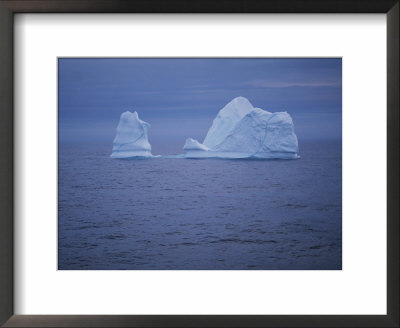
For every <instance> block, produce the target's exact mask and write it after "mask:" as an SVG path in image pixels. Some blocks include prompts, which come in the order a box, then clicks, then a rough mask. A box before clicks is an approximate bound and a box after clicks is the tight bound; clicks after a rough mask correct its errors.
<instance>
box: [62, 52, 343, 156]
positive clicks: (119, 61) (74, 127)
mask: <svg viewBox="0 0 400 328" xmlns="http://www.w3.org/2000/svg"><path fill="white" fill-rule="evenodd" d="M238 96H243V97H246V98H247V99H248V100H249V101H250V102H251V103H252V104H253V106H254V107H259V108H262V109H265V110H268V111H270V112H277V111H287V112H288V113H289V114H290V115H291V116H292V119H293V122H294V126H295V132H296V134H297V137H298V140H299V147H300V149H301V142H302V141H309V140H317V141H318V140H332V139H338V140H341V136H342V126H341V124H342V60H341V59H340V58H318V59H317V58H307V59H306V58H279V59H278V58H164V59H163V58H59V60H58V120H59V122H58V124H59V125H58V126H59V142H60V144H62V143H86V142H87V143H97V144H99V145H102V146H104V147H109V148H110V152H111V148H112V142H113V139H114V137H115V131H116V127H117V125H118V122H119V117H120V115H121V113H122V112H124V111H127V110H129V111H131V112H133V111H137V112H138V114H139V117H140V119H141V120H144V121H146V122H148V123H150V125H151V128H150V130H149V141H150V144H151V145H152V153H153V154H155V155H157V154H161V155H165V154H178V153H182V152H183V149H182V148H183V145H184V143H185V140H186V138H188V137H192V138H195V139H198V140H199V141H200V142H202V141H203V140H204V138H205V136H206V134H207V131H208V129H209V127H210V126H211V124H212V121H213V119H214V118H215V116H216V115H217V113H218V111H219V110H220V109H222V108H223V107H224V106H225V105H226V104H227V103H228V102H229V101H231V100H232V99H233V98H235V97H238Z"/></svg>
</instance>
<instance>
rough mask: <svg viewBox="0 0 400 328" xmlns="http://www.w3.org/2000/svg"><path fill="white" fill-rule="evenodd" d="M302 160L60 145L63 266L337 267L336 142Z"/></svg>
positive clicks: (305, 148)
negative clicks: (134, 153) (118, 153)
mask: <svg viewBox="0 0 400 328" xmlns="http://www.w3.org/2000/svg"><path fill="white" fill-rule="evenodd" d="M299 146H300V152H299V155H300V156H301V158H300V159H296V160H254V159H246V160H245V159H230V160H224V159H178V158H153V159H130V160H121V159H111V158H110V157H109V155H110V153H111V145H94V144H77V143H76V144H63V143H60V144H59V150H58V152H59V154H58V156H59V157H58V166H59V168H58V169H59V171H58V173H59V175H58V269H59V270H341V268H342V156H341V154H342V152H341V141H319V142H301V143H300V145H299Z"/></svg>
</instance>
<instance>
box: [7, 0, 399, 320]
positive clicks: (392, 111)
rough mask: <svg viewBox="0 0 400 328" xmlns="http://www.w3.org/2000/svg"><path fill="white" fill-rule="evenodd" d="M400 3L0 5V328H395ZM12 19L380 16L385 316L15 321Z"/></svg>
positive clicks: (111, 0)
mask: <svg viewBox="0 0 400 328" xmlns="http://www.w3.org/2000/svg"><path fill="white" fill-rule="evenodd" d="M399 8H400V5H399V0H202V1H200V0H198V1H194V0H192V1H188V0H186V1H185V0H24V1H20V0H0V149H1V150H2V154H1V156H0V324H2V325H3V327H399V279H398V276H399V203H398V199H399V149H400V145H399V29H400V25H399V11H400V10H399ZM16 13H385V14H386V16H387V315H326V316H324V315H289V316H284V315H249V316H243V315H233V316H231V315H211V316H210V315H193V316H190V315H115V316H114V315H93V316H91V315H33V316H32V315H14V306H13V303H14V296H13V290H14V288H13V286H14V278H13V277H14V271H13V242H14V239H13V221H14V209H13V208H14V203H13V202H14V160H13V155H14V137H13V134H14V126H13V124H14V111H13V56H14V54H13V29H14V14H16Z"/></svg>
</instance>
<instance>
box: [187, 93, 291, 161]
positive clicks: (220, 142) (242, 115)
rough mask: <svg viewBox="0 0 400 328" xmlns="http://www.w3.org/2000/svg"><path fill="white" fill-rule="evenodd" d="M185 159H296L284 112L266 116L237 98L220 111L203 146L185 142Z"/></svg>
mask: <svg viewBox="0 0 400 328" xmlns="http://www.w3.org/2000/svg"><path fill="white" fill-rule="evenodd" d="M183 149H184V150H185V157H187V158H202V157H220V158H298V157H299V156H298V155H297V153H298V141H297V136H296V134H295V132H294V126H293V121H292V118H291V117H290V115H289V114H288V113H287V112H276V113H270V112H268V111H265V110H262V109H261V108H254V107H253V106H252V104H251V103H250V102H249V101H248V100H247V99H246V98H244V97H237V98H235V99H233V100H232V101H231V102H230V103H228V104H227V105H226V106H225V107H224V108H222V109H221V110H220V111H219V113H218V115H217V117H216V118H215V119H214V121H213V124H212V126H211V128H210V129H209V130H208V133H207V136H206V137H205V139H204V141H203V144H201V143H200V142H198V141H197V140H195V139H192V138H189V139H187V140H186V143H185V146H184V148H183Z"/></svg>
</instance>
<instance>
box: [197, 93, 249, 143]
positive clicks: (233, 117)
mask: <svg viewBox="0 0 400 328" xmlns="http://www.w3.org/2000/svg"><path fill="white" fill-rule="evenodd" d="M252 110H253V105H252V104H250V102H249V101H248V100H247V99H246V98H244V97H237V98H235V99H233V100H232V101H231V102H230V103H228V104H227V105H226V106H225V107H224V108H222V109H221V110H220V111H219V113H218V115H217V117H216V118H215V119H214V121H213V124H212V126H211V128H210V129H209V130H208V133H207V135H206V138H205V139H204V141H203V144H204V145H205V146H207V147H208V148H214V147H215V146H217V145H218V144H219V143H221V142H222V141H223V140H224V139H225V138H226V137H227V136H228V135H229V134H230V133H231V132H232V130H233V129H234V128H235V126H236V124H237V123H238V122H239V121H240V120H241V119H242V118H243V117H244V116H245V115H246V114H247V113H249V112H250V111H252Z"/></svg>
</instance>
